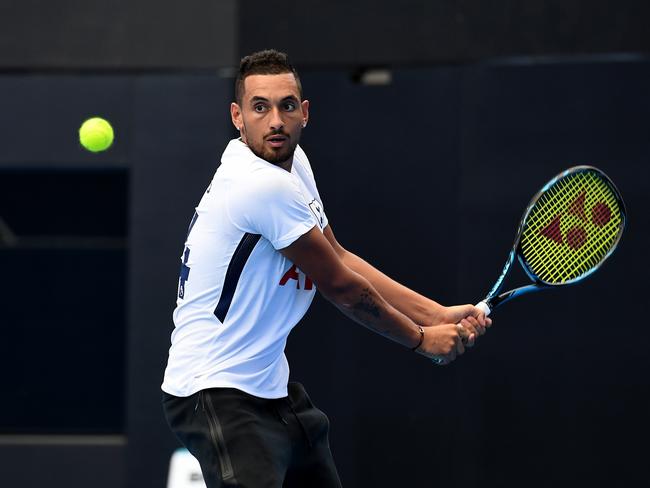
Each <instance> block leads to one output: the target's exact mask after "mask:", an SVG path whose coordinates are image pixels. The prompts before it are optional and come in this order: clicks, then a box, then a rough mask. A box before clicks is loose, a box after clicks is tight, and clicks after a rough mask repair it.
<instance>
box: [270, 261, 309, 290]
mask: <svg viewBox="0 0 650 488" xmlns="http://www.w3.org/2000/svg"><path fill="white" fill-rule="evenodd" d="M301 275H302V276H303V277H304V283H305V287H304V289H305V290H311V289H313V288H314V282H313V281H312V280H310V279H309V276H307V275H306V274H305V273H303V272H302V271H300V270H299V269H298V268H297V267H296V265H295V264H294V265H293V266H291V267H290V268H289V269H288V270H287V272H286V273H284V276H282V278H281V279H280V283H278V284H279V285H280V286H284V285H286V284H287V283H288V282H289V280H296V290H300V276H301Z"/></svg>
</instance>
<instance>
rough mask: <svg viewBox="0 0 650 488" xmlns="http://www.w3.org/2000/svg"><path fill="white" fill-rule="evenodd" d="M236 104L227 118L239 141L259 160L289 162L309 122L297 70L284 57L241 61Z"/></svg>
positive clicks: (271, 54) (272, 54)
mask: <svg viewBox="0 0 650 488" xmlns="http://www.w3.org/2000/svg"><path fill="white" fill-rule="evenodd" d="M235 96H236V99H237V101H236V102H233V103H232V104H231V106H230V115H231V117H232V122H233V124H234V125H235V127H236V128H237V129H238V130H239V131H240V133H241V137H242V140H243V141H244V142H245V143H246V144H247V145H248V147H249V148H250V149H251V151H253V153H255V155H257V156H258V157H260V158H262V159H265V160H266V161H268V162H270V163H273V164H277V165H283V163H286V162H290V161H291V158H292V157H293V153H294V151H295V149H296V146H297V145H298V142H299V140H300V134H301V132H302V129H303V127H305V125H307V120H308V118H309V101H307V100H303V99H302V87H301V85H300V78H298V74H297V73H296V70H295V69H294V68H293V66H291V64H290V63H289V59H288V57H287V55H286V54H284V53H281V52H278V51H274V50H268V51H260V52H257V53H254V54H251V55H250V56H246V57H245V58H243V59H242V60H241V63H240V65H239V73H238V75H237V79H236V81H235Z"/></svg>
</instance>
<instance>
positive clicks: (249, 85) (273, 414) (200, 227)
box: [162, 51, 490, 488]
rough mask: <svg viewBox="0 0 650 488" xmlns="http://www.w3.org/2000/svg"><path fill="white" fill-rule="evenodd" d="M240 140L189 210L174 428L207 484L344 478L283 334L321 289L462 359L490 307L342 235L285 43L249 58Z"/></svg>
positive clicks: (173, 381)
mask: <svg viewBox="0 0 650 488" xmlns="http://www.w3.org/2000/svg"><path fill="white" fill-rule="evenodd" d="M235 90H236V102H234V103H232V105H231V117H232V122H233V124H234V125H235V127H236V128H237V130H239V132H240V135H241V137H240V138H239V139H235V140H232V141H230V143H229V144H228V147H227V148H226V150H225V152H224V153H223V156H222V160H221V162H222V164H221V166H220V167H219V168H218V170H217V171H216V173H215V176H214V178H213V180H212V183H211V184H210V186H209V187H208V189H207V190H206V192H205V194H204V195H203V198H202V199H201V201H200V203H199V205H198V207H197V208H196V212H195V214H194V217H193V218H192V221H191V224H190V227H189V231H188V236H187V241H186V243H185V249H184V251H183V254H182V266H181V273H180V280H179V288H178V301H177V307H176V310H175V311H174V323H175V326H176V327H175V329H174V332H173V334H172V346H171V348H170V353H169V362H168V365H167V369H166V371H165V379H164V382H163V385H162V389H163V390H164V394H163V396H164V400H163V403H164V408H165V413H166V416H167V419H168V422H169V424H170V427H171V429H172V430H173V431H174V433H175V434H176V435H177V436H178V438H179V439H180V440H181V441H182V442H183V444H185V446H186V447H187V448H188V449H189V451H190V452H191V453H192V454H193V455H194V456H195V457H196V458H197V459H198V460H199V462H200V463H201V469H202V471H203V475H204V478H205V481H206V484H207V486H208V488H213V487H221V486H246V487H254V488H257V487H273V488H279V487H281V486H285V487H310V488H317V487H336V486H340V481H339V478H338V475H337V472H336V467H335V465H334V462H333V459H332V455H331V453H330V449H329V441H328V420H327V417H326V416H325V415H324V414H323V413H322V412H321V411H320V410H318V409H317V408H315V407H314V405H313V404H312V402H311V401H310V399H309V397H308V396H307V394H306V392H305V390H304V388H303V387H302V385H299V384H297V383H288V379H289V368H288V364H287V360H286V357H285V355H284V347H285V344H286V339H287V336H288V334H289V332H290V331H291V329H292V328H293V327H294V326H295V325H296V323H297V322H298V321H299V320H300V319H301V318H302V316H303V315H304V314H305V312H306V311H307V309H308V307H309V305H310V304H311V301H312V299H313V297H314V294H315V290H316V288H318V290H319V291H320V292H321V294H322V295H323V296H324V297H325V298H327V299H328V300H329V301H331V302H332V303H333V304H334V305H335V306H336V307H338V308H339V309H340V310H341V311H342V312H343V313H344V314H345V315H347V316H348V317H350V318H351V319H352V320H355V321H356V322H359V323H360V324H362V325H364V326H366V327H368V328H370V329H372V330H374V331H375V332H377V333H379V334H382V335H384V336H386V337H388V338H389V339H391V340H393V341H395V342H398V343H400V344H402V345H403V346H405V347H408V348H411V349H413V350H414V351H416V352H417V353H419V354H422V355H424V356H426V357H429V358H434V357H441V358H443V360H444V361H445V362H449V361H453V360H454V359H455V357H456V355H457V354H462V353H463V351H464V344H463V342H464V341H466V342H467V344H468V345H472V344H473V342H474V340H475V338H476V337H477V336H479V335H481V334H483V333H484V332H485V327H486V326H489V325H490V320H489V319H486V318H485V317H484V315H483V314H482V313H481V312H480V311H479V310H478V309H476V308H474V307H472V306H471V305H463V306H456V307H443V306H441V305H439V304H438V303H436V302H434V301H432V300H429V299H428V298H425V297H423V296H421V295H419V294H417V293H415V292H413V291H412V290H410V289H408V288H406V287H404V286H402V285H400V284H399V283H397V282H395V281H393V280H392V279H390V278H389V277H387V276H386V275H384V274H382V273H381V272H380V271H378V270H377V269H375V268H373V267H372V266H371V265H370V264H368V263H367V262H365V261H364V260H362V259H361V258H359V257H358V256H356V255H354V254H352V253H351V252H349V251H347V250H345V249H344V248H343V247H342V246H341V245H340V244H339V243H338V242H337V241H336V238H335V237H334V233H333V231H332V228H331V226H330V225H329V223H328V219H327V216H326V214H325V210H324V207H323V203H322V200H321V198H320V195H319V194H318V189H317V187H316V183H315V180H314V175H313V173H312V170H311V166H310V164H309V160H308V159H307V156H306V155H305V153H304V151H303V150H302V149H301V148H300V146H299V145H298V142H299V140H300V134H301V131H302V129H303V128H305V127H306V125H307V123H308V120H309V102H308V101H307V100H304V99H303V96H302V88H301V84H300V79H299V77H298V75H297V73H296V72H295V70H294V69H293V67H292V66H291V65H290V64H289V61H288V59H287V56H286V55H285V54H283V53H279V52H277V51H262V52H258V53H255V54H253V55H251V56H248V57H246V58H244V59H242V61H241V65H240V69H239V74H238V77H237V80H236V83H235Z"/></svg>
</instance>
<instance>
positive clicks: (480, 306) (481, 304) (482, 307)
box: [474, 301, 492, 317]
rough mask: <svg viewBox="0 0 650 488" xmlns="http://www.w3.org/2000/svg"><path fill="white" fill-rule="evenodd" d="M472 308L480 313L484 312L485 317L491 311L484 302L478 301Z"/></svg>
mask: <svg viewBox="0 0 650 488" xmlns="http://www.w3.org/2000/svg"><path fill="white" fill-rule="evenodd" d="M474 306H475V307H476V308H478V309H480V310H481V311H482V312H485V316H486V317H487V316H488V315H490V312H492V309H490V306H489V305H488V304H487V303H485V302H484V301H480V302H478V303H477V304H476V305H474Z"/></svg>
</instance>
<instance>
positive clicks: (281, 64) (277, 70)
mask: <svg viewBox="0 0 650 488" xmlns="http://www.w3.org/2000/svg"><path fill="white" fill-rule="evenodd" d="M283 73H293V76H294V77H295V78H296V84H297V85H298V93H299V94H300V100H302V85H301V83H300V77H298V73H297V72H296V69H295V68H294V67H293V66H292V65H291V63H290V62H289V56H287V55H286V54H285V53H282V52H280V51H276V50H275V49H267V50H264V51H258V52H256V53H253V54H251V55H249V56H246V57H244V58H242V60H241V62H240V63H239V71H238V72H237V79H236V80H235V98H236V100H237V103H238V104H240V105H241V103H242V99H243V98H244V80H245V79H246V77H247V76H250V75H281V74H283Z"/></svg>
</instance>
